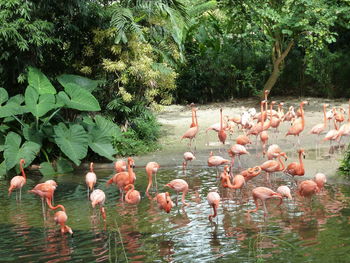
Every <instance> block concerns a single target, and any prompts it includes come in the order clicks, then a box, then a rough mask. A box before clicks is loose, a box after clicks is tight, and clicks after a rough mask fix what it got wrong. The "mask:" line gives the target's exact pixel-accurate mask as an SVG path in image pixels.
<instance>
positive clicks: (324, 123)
mask: <svg viewBox="0 0 350 263" xmlns="http://www.w3.org/2000/svg"><path fill="white" fill-rule="evenodd" d="M323 126H324V127H325V128H327V117H326V107H325V106H323Z"/></svg>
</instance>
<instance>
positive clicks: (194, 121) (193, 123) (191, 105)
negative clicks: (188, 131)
mask: <svg viewBox="0 0 350 263" xmlns="http://www.w3.org/2000/svg"><path fill="white" fill-rule="evenodd" d="M190 107H191V113H192V123H191V125H190V128H192V127H195V126H196V120H195V118H194V110H193V109H194V103H191V104H190Z"/></svg>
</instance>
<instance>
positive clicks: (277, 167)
mask: <svg viewBox="0 0 350 263" xmlns="http://www.w3.org/2000/svg"><path fill="white" fill-rule="evenodd" d="M281 156H284V158H285V160H287V155H286V153H285V152H281V153H280V154H279V155H278V162H277V161H276V160H268V161H266V162H264V163H263V164H262V165H260V168H261V170H264V171H265V172H266V179H267V181H268V182H269V181H270V173H274V172H279V171H283V170H284V163H283V162H282V160H281Z"/></svg>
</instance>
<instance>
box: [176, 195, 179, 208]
mask: <svg viewBox="0 0 350 263" xmlns="http://www.w3.org/2000/svg"><path fill="white" fill-rule="evenodd" d="M178 200H179V192H176V206H177V204H178Z"/></svg>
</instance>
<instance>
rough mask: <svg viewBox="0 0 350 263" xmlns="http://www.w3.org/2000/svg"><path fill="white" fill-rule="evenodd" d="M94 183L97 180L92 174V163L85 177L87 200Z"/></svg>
mask: <svg viewBox="0 0 350 263" xmlns="http://www.w3.org/2000/svg"><path fill="white" fill-rule="evenodd" d="M96 181H97V178H96V174H95V173H94V163H93V162H91V163H90V172H88V173H87V174H86V175H85V183H86V185H87V187H88V189H87V195H88V198H89V191H92V190H93V189H94V186H95V184H96Z"/></svg>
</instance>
